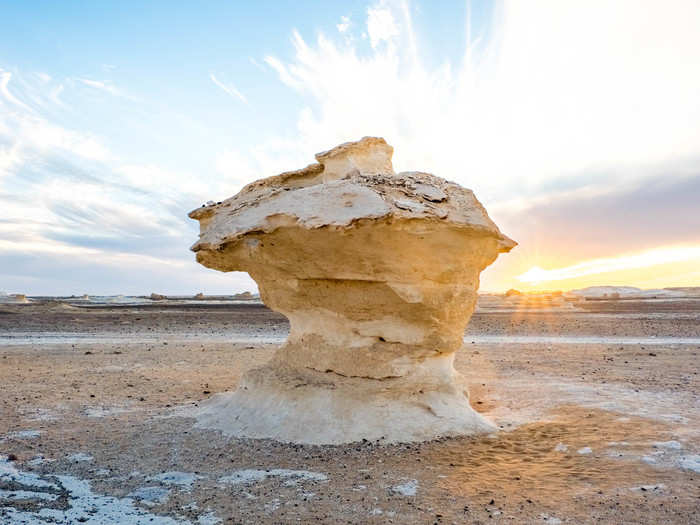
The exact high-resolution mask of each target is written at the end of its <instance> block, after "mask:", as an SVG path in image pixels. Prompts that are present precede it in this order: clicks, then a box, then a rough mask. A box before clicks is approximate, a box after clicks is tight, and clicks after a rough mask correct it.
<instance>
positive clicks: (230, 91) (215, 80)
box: [209, 73, 248, 104]
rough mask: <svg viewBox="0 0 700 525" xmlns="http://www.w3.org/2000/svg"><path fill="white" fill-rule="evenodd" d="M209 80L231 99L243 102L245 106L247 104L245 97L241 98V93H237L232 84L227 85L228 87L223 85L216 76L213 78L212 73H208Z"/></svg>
mask: <svg viewBox="0 0 700 525" xmlns="http://www.w3.org/2000/svg"><path fill="white" fill-rule="evenodd" d="M209 78H210V79H211V81H212V82H213V83H214V84H216V85H217V86H219V87H220V88H221V89H223V90H224V91H225V92H226V93H228V94H229V95H231V96H232V97H233V98H237V99H238V100H240V101H241V102H243V103H244V104H247V103H248V99H246V98H245V96H243V93H241V92H240V91H238V90H237V89H236V86H234V85H233V84H228V85H227V84H224V83H223V82H221V81H220V80H219V79H218V78H216V76H214V73H210V74H209Z"/></svg>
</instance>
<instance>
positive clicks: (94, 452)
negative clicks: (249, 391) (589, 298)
mask: <svg viewBox="0 0 700 525" xmlns="http://www.w3.org/2000/svg"><path fill="white" fill-rule="evenodd" d="M287 329H288V325H287V323H286V321H285V320H284V318H283V317H281V316H279V315H277V314H274V313H272V312H270V311H268V310H267V309H265V308H264V307H262V306H259V305H255V304H250V305H232V304H226V303H222V304H189V305H187V304H172V305H169V304H167V303H161V304H154V305H148V306H141V307H128V306H118V307H117V306H114V307H106V306H104V307H94V306H93V307H91V308H79V307H75V306H69V305H67V304H57V303H56V304H40V305H37V304H28V305H0V385H2V388H0V523H3V524H4V523H8V524H15V523H29V524H41V525H43V524H45V523H105V524H107V523H110V524H111V523H149V524H170V523H173V524H174V523H192V524H200V525H207V524H208V525H213V524H216V523H313V522H317V523H402V524H403V523H544V524H557V523H577V524H578V523H616V524H621V523H630V524H632V523H635V524H636V523H649V524H659V523H700V519H699V518H698V516H699V515H700V376H698V372H699V371H700V360H699V358H698V355H699V354H700V300H691V299H688V300H645V301H633V300H626V301H593V302H590V303H588V302H587V303H584V304H582V303H579V304H578V305H577V306H572V305H570V304H563V303H556V304H554V303H553V304H548V303H541V302H540V303H536V304H530V303H528V302H527V301H524V300H520V299H517V298H516V299H514V300H501V299H496V298H487V299H484V300H482V302H481V307H480V308H479V310H478V311H477V313H476V314H475V315H474V318H473V319H472V322H471V324H470V326H469V329H468V331H467V333H466V335H465V344H464V347H463V348H462V350H461V351H460V352H459V353H458V357H457V360H456V367H457V369H458V370H459V371H461V372H462V373H463V374H465V375H466V376H467V377H468V378H469V380H470V384H471V389H470V395H471V400H472V405H473V406H474V407H475V408H476V409H477V410H479V411H480V412H482V413H484V414H486V415H487V416H488V417H489V418H491V419H492V420H493V421H495V422H496V423H497V424H498V425H499V427H500V428H501V429H502V431H500V432H498V433H497V434H494V435H491V436H485V437H479V438H446V439H441V440H438V441H434V442H429V443H423V444H403V445H401V444H394V445H386V444H382V443H381V442H375V443H370V442H365V443H356V444H353V445H349V446H345V447H330V446H328V447H323V446H300V445H290V444H280V443H276V442H272V441H265V440H238V439H231V438H228V437H225V436H223V435H221V434H219V433H218V432H214V431H207V430H201V429H197V428H194V426H193V422H194V420H193V419H192V418H191V417H188V414H189V412H188V411H189V410H190V407H195V406H196V405H197V404H198V403H200V402H201V401H202V400H204V399H206V398H208V397H210V396H212V395H214V394H215V393H217V392H222V391H226V390H231V389H233V388H235V387H236V383H237V381H238V380H239V378H240V376H241V374H242V373H243V372H245V370H247V369H249V368H251V367H254V366H257V365H260V364H262V363H264V362H265V361H266V360H267V359H269V357H270V356H271V355H272V353H273V352H274V349H275V347H276V345H277V344H279V341H281V340H283V338H284V337H285V335H286V332H287Z"/></svg>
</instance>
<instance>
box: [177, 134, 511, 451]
mask: <svg viewBox="0 0 700 525" xmlns="http://www.w3.org/2000/svg"><path fill="white" fill-rule="evenodd" d="M392 153H393V148H392V147H391V146H389V145H388V144H387V143H386V142H385V141H384V139H381V138H374V137H365V138H363V139H362V140H360V141H358V142H349V143H346V144H342V145H340V146H338V147H336V148H333V149H331V150H329V151H326V152H323V153H319V154H318V155H316V159H317V161H318V162H317V163H316V164H311V165H310V166H307V167H306V168H304V169H301V170H297V171H291V172H287V173H282V174H281V175H277V176H275V177H270V178H267V179H262V180H259V181H256V182H253V183H251V184H249V185H248V186H246V187H245V188H243V190H241V192H240V193H238V194H237V195H236V196H234V197H232V198H230V199H228V200H226V201H223V202H221V203H218V204H213V205H205V206H203V207H201V208H198V209H196V210H194V211H192V212H191V213H190V217H191V218H193V219H196V220H198V221H199V223H200V231H201V233H200V238H199V241H198V242H197V243H196V244H195V245H194V246H193V247H192V250H193V251H195V252H196V253H197V261H198V262H200V263H201V264H203V265H205V266H207V267H209V268H214V269H217V270H221V271H234V270H240V271H246V272H248V273H249V274H250V275H251V277H252V278H253V279H255V281H256V282H257V283H258V287H259V289H260V295H261V298H262V300H263V301H264V302H265V304H267V305H268V306H269V307H270V308H272V309H274V310H276V311H278V312H281V313H282V314H284V315H285V316H287V317H288V318H289V321H290V324H291V332H290V335H289V338H288V340H287V342H286V343H285V344H284V345H283V346H282V347H281V348H280V349H279V350H278V351H277V353H276V356H275V357H274V359H273V360H272V361H271V362H270V363H268V364H267V365H266V366H264V367H262V368H259V369H256V370H253V371H251V372H248V373H247V374H246V375H245V376H244V378H243V379H242V381H241V383H240V385H239V388H238V390H237V391H236V392H234V393H230V394H221V395H219V396H215V397H214V398H213V399H212V400H211V401H210V402H209V403H208V404H206V406H204V407H203V408H202V410H201V412H200V413H199V415H198V417H199V424H200V425H201V426H205V427H213V428H219V429H221V430H223V431H225V432H228V433H231V434H233V435H238V436H245V437H266V438H274V439H278V440H281V441H294V442H304V443H344V442H351V441H356V440H361V439H363V438H365V439H379V438H382V437H383V438H385V439H386V440H388V441H415V440H425V439H430V438H434V437H436V436H441V435H454V434H472V433H477V432H486V431H491V430H492V429H493V428H492V425H491V424H490V423H489V422H488V421H486V420H485V419H483V418H482V417H481V416H479V414H477V413H476V412H475V411H474V410H473V409H472V408H471V407H470V405H469V400H468V395H467V388H466V385H464V384H463V382H462V381H461V378H460V376H458V374H457V373H456V372H455V370H454V369H453V366H452V361H453V358H454V353H455V352H456V351H457V350H458V349H459V348H460V346H461V345H462V338H463V333H464V328H465V326H466V324H467V322H468V321H469V318H470V316H471V314H472V312H473V309H474V305H475V302H476V298H477V289H478V286H479V273H480V272H481V271H482V270H483V269H484V268H486V267H487V266H488V265H489V264H491V263H492V262H493V261H494V260H495V259H496V257H497V256H498V254H499V253H501V252H507V251H509V250H510V249H511V248H513V246H515V242H513V241H512V240H511V239H509V238H508V237H506V236H505V235H503V234H502V233H501V232H500V231H499V229H498V227H497V226H496V225H495V224H494V223H493V222H492V221H491V219H490V218H489V217H488V215H487V213H486V210H485V209H484V207H483V206H482V205H481V204H480V203H479V201H478V200H477V199H476V197H475V196H474V194H473V193H472V192H471V191H470V190H467V189H465V188H462V187H461V186H459V185H457V184H455V183H453V182H449V181H446V180H444V179H441V178H439V177H436V176H434V175H430V174H428V173H421V172H403V173H398V174H397V173H394V171H393V168H392V164H391V156H392Z"/></svg>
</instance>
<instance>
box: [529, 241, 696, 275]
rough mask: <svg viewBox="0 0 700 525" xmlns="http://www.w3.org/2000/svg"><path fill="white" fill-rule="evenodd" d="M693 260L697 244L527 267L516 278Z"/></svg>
mask: <svg viewBox="0 0 700 525" xmlns="http://www.w3.org/2000/svg"><path fill="white" fill-rule="evenodd" d="M693 260H697V261H698V265H699V266H700V246H679V247H670V248H659V249H655V250H650V251H647V252H643V253H638V254H634V255H623V256H619V257H607V258H602V259H592V260H589V261H584V262H581V263H578V264H574V265H571V266H566V267H563V268H553V269H550V270H545V269H543V268H540V267H538V266H534V267H532V268H530V269H529V270H528V271H527V272H525V273H523V274H521V275H519V276H518V277H517V279H518V280H519V281H521V282H524V283H529V284H540V283H544V282H551V281H563V280H567V279H575V278H577V277H583V276H587V275H595V274H601V273H610V272H619V271H624V270H637V269H640V268H650V267H652V266H657V265H661V264H668V263H679V262H687V261H693Z"/></svg>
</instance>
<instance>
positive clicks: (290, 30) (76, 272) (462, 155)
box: [0, 0, 700, 294]
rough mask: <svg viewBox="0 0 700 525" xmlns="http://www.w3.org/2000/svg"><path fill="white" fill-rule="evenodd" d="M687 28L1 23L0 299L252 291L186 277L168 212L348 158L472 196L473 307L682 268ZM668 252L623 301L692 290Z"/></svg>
mask: <svg viewBox="0 0 700 525" xmlns="http://www.w3.org/2000/svg"><path fill="white" fill-rule="evenodd" d="M699 12H700V8H699V7H698V4H697V3H695V2H683V1H678V2H674V3H673V4H670V5H667V6H662V5H661V4H657V3H655V2H648V3H647V2H616V3H614V4H610V3H608V2H595V1H593V2H566V3H558V2H546V1H533V2H508V1H506V2H494V3H491V2H479V1H472V2H401V1H383V0H380V1H369V2H368V1H361V2H360V1H357V2H355V1H353V2H271V1H270V2H201V3H189V2H147V3H143V2H125V1H120V2H61V3H58V2H33V1H27V2H9V1H1V0H0V16H1V17H2V19H3V20H5V21H6V23H5V24H4V25H3V31H2V32H0V209H2V210H3V211H2V213H1V214H0V290H3V291H7V292H24V293H29V294H71V293H91V294H96V293H150V292H151V291H158V292H162V293H196V292H198V291H204V292H206V293H228V292H231V291H240V290H243V289H254V288H253V287H254V284H253V283H252V281H250V279H249V278H248V277H247V276H245V275H244V274H229V275H224V274H219V273H217V272H213V271H211V270H207V269H204V268H200V267H198V266H197V265H196V264H195V263H194V256H193V254H191V253H190V252H188V247H189V246H190V245H191V244H192V243H193V242H194V240H195V239H196V235H197V230H196V223H194V222H193V221H191V220H189V219H187V217H186V214H187V212H188V211H189V210H190V209H192V208H194V207H196V206H198V205H199V204H201V203H202V202H204V201H207V200H210V199H212V200H221V199H223V198H226V197H229V196H231V195H232V194H234V193H235V192H236V191H238V189H240V187H241V186H242V185H243V184H245V183H247V182H250V181H251V180H254V179H256V178H260V177H264V176H269V175H273V174H275V173H278V172H281V171H285V170H288V169H293V168H296V167H301V166H304V165H306V164H308V163H309V162H311V161H312V160H313V154H314V153H315V152H317V151H321V150H324V149H327V148H329V147H332V146H333V145H335V144H337V143H339V142H343V141H346V140H354V139H357V138H359V137H361V136H363V135H380V136H384V137H385V138H386V139H387V140H388V141H389V142H390V143H391V144H392V145H394V147H395V148H396V153H395V159H394V160H395V166H396V167H397V168H398V169H420V170H424V171H430V172H433V173H435V174H437V175H440V176H444V177H446V178H449V179H453V180H457V181H458V182H460V183H462V184H464V185H465V186H467V187H470V188H472V189H474V190H475V192H476V193H477V196H478V197H479V198H480V199H481V200H482V202H484V204H485V205H486V206H487V208H488V209H489V212H490V214H491V215H492V217H493V218H494V219H495V220H496V221H497V223H499V225H500V226H501V227H502V229H503V230H504V231H505V232H506V233H508V234H509V235H511V236H512V237H514V238H515V239H516V240H518V241H519V242H520V246H519V247H518V249H517V251H516V252H514V253H513V254H512V255H509V256H508V259H505V258H504V260H503V261H499V262H498V263H497V264H496V266H495V267H494V268H493V269H490V270H489V271H488V272H487V273H486V274H485V276H484V286H485V287H486V288H488V289H503V288H507V287H510V286H512V285H515V284H517V276H518V275H521V274H522V273H523V272H525V271H527V270H528V269H530V268H532V267H541V268H552V269H555V268H561V267H568V266H572V265H578V264H581V263H582V262H584V263H585V262H586V261H588V260H599V259H601V258H603V259H614V258H616V257H620V256H623V255H630V254H636V253H646V252H647V251H650V250H656V251H657V252H658V250H663V249H665V248H666V247H674V249H675V248H676V247H678V246H681V247H688V248H694V247H696V246H698V245H700V233H698V232H700V218H698V217H699V216H700V214H698V213H697V211H696V209H695V208H696V204H695V202H697V200H696V199H694V198H693V197H694V196H697V197H700V182H699V181H700V179H699V177H698V173H699V171H700V169H699V168H700V165H699V163H698V159H700V124H698V123H699V122H700V102H699V101H698V95H697V93H698V92H700V91H699V90H700V71H698V68H694V67H692V64H697V63H700V38H698V36H697V31H696V28H697V27H698V25H699V24H700V14H699ZM673 253H674V254H677V253H678V252H677V251H674V252H673ZM685 253H686V254H687V257H686V259H684V260H683V261H681V263H682V264H684V265H685V266H683V267H682V268H681V267H678V266H675V267H668V265H664V264H657V265H655V266H654V267H653V268H651V269H648V271H647V274H646V277H644V278H640V277H639V276H636V274H635V277H634V279H635V280H634V283H631V284H640V285H650V286H652V285H653V286H657V285H673V284H686V283H689V282H700V274H698V273H697V272H695V271H693V270H692V269H691V270H688V268H691V267H692V262H693V261H695V262H696V263H698V262H700V260H695V259H693V257H695V255H693V254H695V253H696V252H695V251H693V249H689V250H688V251H687V252H685ZM674 257H677V255H674ZM654 260H655V261H656V260H659V259H654ZM660 260H661V261H662V262H663V257H662V258H661V259H660ZM674 260H675V259H674ZM675 262H676V263H678V261H675ZM679 264H680V263H679ZM689 265H690V266H689ZM599 266H600V265H597V266H596V267H599ZM595 278H597V279H599V280H600V282H603V281H605V282H610V281H615V280H620V279H622V280H624V278H623V276H621V275H617V274H616V275H607V274H605V273H599V274H597V276H595ZM562 284H564V283H552V284H551V287H557V286H558V285H562Z"/></svg>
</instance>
